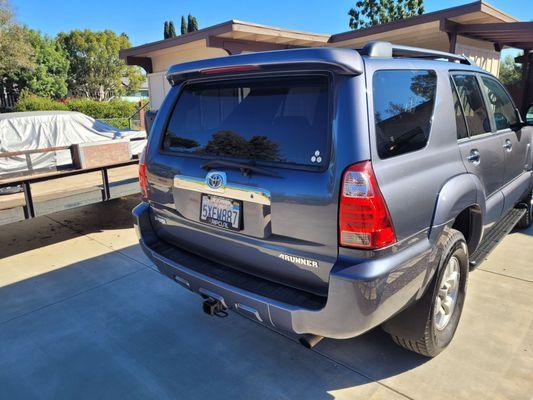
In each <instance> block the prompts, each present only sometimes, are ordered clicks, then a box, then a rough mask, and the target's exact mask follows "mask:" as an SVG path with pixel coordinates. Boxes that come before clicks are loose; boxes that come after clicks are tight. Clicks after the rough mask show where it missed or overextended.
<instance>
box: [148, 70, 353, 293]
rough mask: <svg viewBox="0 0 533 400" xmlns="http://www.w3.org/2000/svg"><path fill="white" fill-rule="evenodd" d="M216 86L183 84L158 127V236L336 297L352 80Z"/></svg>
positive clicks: (300, 76)
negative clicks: (347, 94)
mask: <svg viewBox="0 0 533 400" xmlns="http://www.w3.org/2000/svg"><path fill="white" fill-rule="evenodd" d="M206 75H211V74H209V73H208V74H206ZM214 75H215V76H208V77H206V76H201V77H196V78H194V77H193V78H191V76H189V77H188V79H187V80H186V81H181V82H180V81H179V80H176V81H177V82H178V84H177V85H176V86H175V87H174V88H173V89H172V91H171V94H170V95H169V96H175V99H174V101H172V104H170V101H169V99H167V101H166V102H165V103H166V106H168V112H167V113H168V114H169V118H166V121H165V122H164V123H163V122H162V121H158V122H159V124H158V123H157V121H156V126H157V125H159V127H160V131H159V133H157V129H154V132H156V133H155V134H153V137H152V138H151V139H150V142H151V143H150V150H149V155H148V163H147V167H148V171H149V174H148V180H149V184H150V196H149V197H150V200H151V202H152V209H153V212H154V215H155V218H154V226H155V228H156V231H157V233H158V235H159V236H161V237H162V238H164V239H165V240H167V241H169V242H170V243H173V244H175V245H177V246H179V247H182V248H184V249H187V250H189V251H191V252H194V253H197V254H198V255H200V256H202V257H205V258H207V259H211V260H213V261H217V262H220V263H224V264H226V265H228V266H230V267H233V268H236V269H239V270H241V271H243V272H247V273H250V274H254V275H257V276H260V277H263V278H266V279H270V280H273V281H276V282H279V283H282V284H285V285H290V286H293V287H297V288H300V289H303V290H307V291H310V292H314V293H317V294H325V293H326V292H327V283H328V279H329V273H330V270H331V268H332V267H333V265H334V264H335V262H336V260H337V253H338V241H337V225H338V221H337V218H338V215H337V214H338V184H339V182H340V174H341V173H342V169H343V168H344V167H343V166H339V165H338V164H336V163H335V161H337V160H336V159H335V157H332V154H336V151H334V147H335V146H337V145H338V143H337V142H338V141H337V140H335V135H334V124H333V121H334V118H335V116H336V113H338V112H339V110H337V109H336V107H335V101H334V99H335V98H336V95H338V94H339V92H338V90H337V89H336V82H338V81H340V80H341V79H338V78H337V77H336V76H335V74H334V73H333V72H332V71H331V70H328V69H327V68H324V67H323V66H322V67H321V68H318V69H317V70H311V71H309V70H306V71H304V72H299V71H298V72H297V71H294V70H289V71H276V72H275V73H274V72H272V71H270V72H269V74H264V71H262V70H256V67H253V68H250V69H246V68H240V70H239V71H238V73H236V70H235V71H231V70H228V69H221V68H219V67H217V71H216V73H215V74H214ZM162 111H164V110H162ZM162 114H163V112H162ZM158 118H159V117H158ZM156 135H157V136H158V139H157V141H158V142H157V143H156V144H155V146H154V144H153V143H152V142H153V141H155V140H156V139H155V137H156ZM347 144H349V143H347ZM152 146H154V147H156V148H155V151H154V149H153V148H152ZM351 156H352V157H358V156H359V154H358V153H357V152H354V153H352V155H351ZM351 160H353V161H358V160H359V159H351Z"/></svg>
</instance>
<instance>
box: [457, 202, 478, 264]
mask: <svg viewBox="0 0 533 400" xmlns="http://www.w3.org/2000/svg"><path fill="white" fill-rule="evenodd" d="M451 227H452V229H455V230H457V231H459V232H461V233H462V234H463V236H464V237H465V240H466V244H467V246H468V253H469V254H472V253H473V252H474V251H475V250H476V248H477V247H478V246H479V243H480V242H481V236H482V234H483V217H482V212H481V207H480V206H479V205H478V204H473V205H471V206H469V207H467V208H465V209H464V210H463V211H461V212H460V213H459V214H458V215H457V216H456V217H455V219H454V220H453V223H452V226H451Z"/></svg>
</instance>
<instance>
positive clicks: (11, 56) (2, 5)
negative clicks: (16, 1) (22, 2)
mask: <svg viewBox="0 0 533 400" xmlns="http://www.w3.org/2000/svg"><path fill="white" fill-rule="evenodd" d="M32 57H33V48H32V47H31V45H30V43H29V38H28V36H27V32H26V30H25V29H24V28H23V27H21V26H20V25H18V24H17V23H16V22H15V21H14V19H13V13H12V11H11V8H10V6H9V3H8V2H7V0H0V86H2V89H4V90H6V91H8V92H18V91H20V88H19V87H18V85H17V77H18V74H19V72H20V71H21V70H27V71H31V70H33V69H34V68H35V63H34V61H33V59H32Z"/></svg>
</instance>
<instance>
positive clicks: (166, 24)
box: [163, 21, 169, 39]
mask: <svg viewBox="0 0 533 400" xmlns="http://www.w3.org/2000/svg"><path fill="white" fill-rule="evenodd" d="M168 37H169V36H168V21H165V27H164V28H163V39H168Z"/></svg>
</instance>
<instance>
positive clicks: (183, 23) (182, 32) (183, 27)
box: [180, 15, 187, 35]
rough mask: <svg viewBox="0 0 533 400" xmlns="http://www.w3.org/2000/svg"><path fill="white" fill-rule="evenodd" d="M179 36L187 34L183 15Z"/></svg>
mask: <svg viewBox="0 0 533 400" xmlns="http://www.w3.org/2000/svg"><path fill="white" fill-rule="evenodd" d="M180 32H181V34H182V35H183V34H184V33H187V20H186V19H185V15H182V16H181V29H180Z"/></svg>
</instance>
